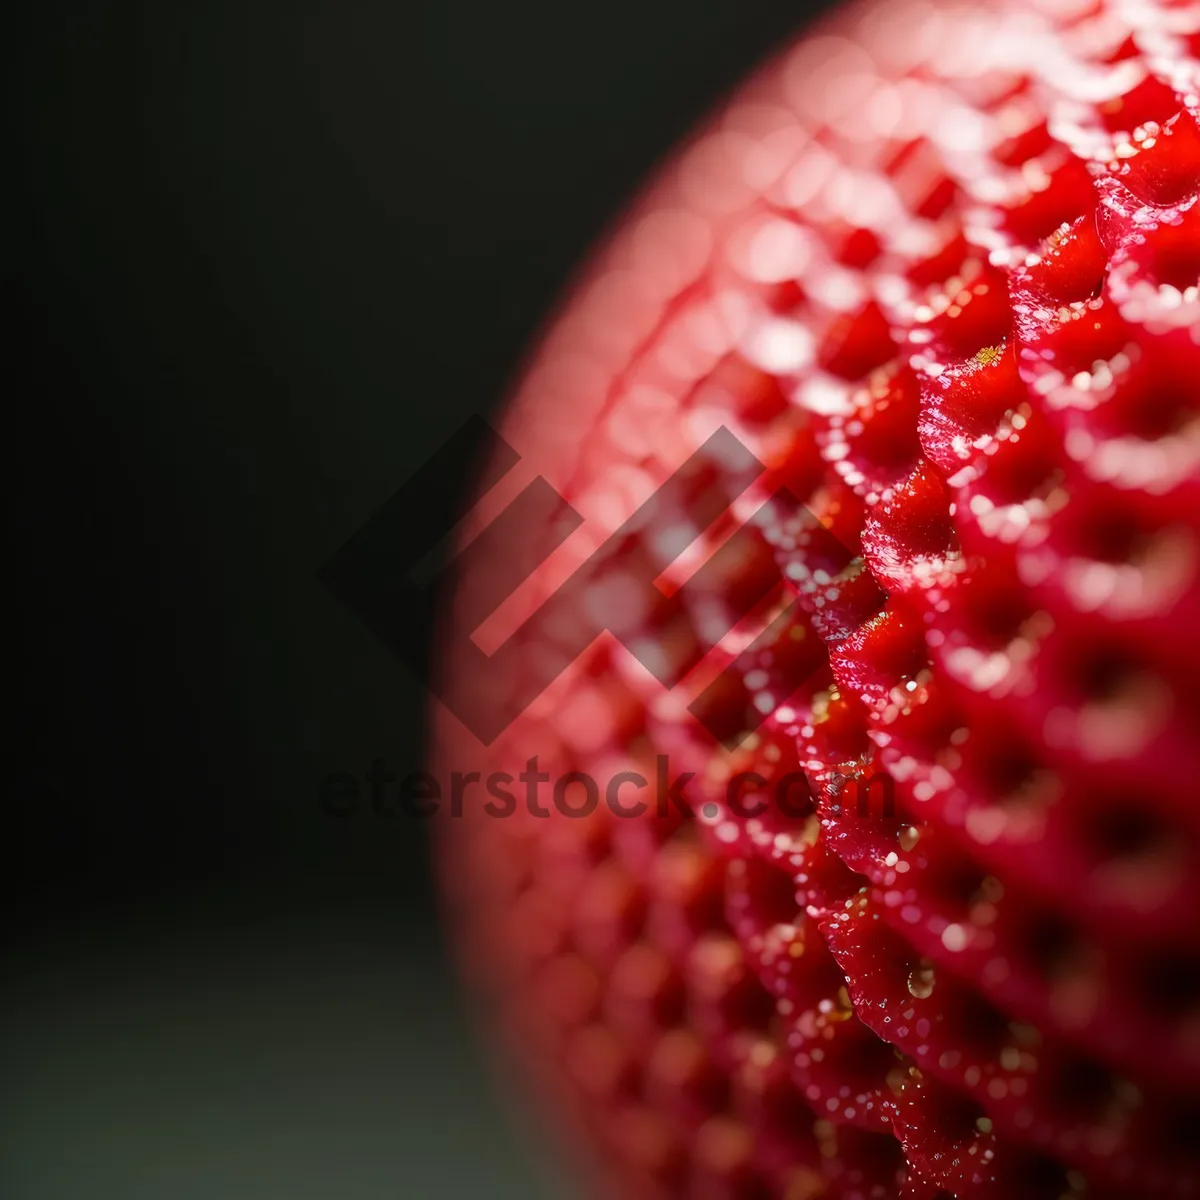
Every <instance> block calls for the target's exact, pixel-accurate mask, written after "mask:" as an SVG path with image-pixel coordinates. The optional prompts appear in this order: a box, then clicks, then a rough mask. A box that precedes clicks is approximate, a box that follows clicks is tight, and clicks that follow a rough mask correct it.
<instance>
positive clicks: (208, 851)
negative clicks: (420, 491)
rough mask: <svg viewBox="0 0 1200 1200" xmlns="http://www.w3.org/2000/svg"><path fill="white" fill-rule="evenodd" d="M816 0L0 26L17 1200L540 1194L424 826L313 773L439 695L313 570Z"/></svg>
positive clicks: (408, 728)
mask: <svg viewBox="0 0 1200 1200" xmlns="http://www.w3.org/2000/svg"><path fill="white" fill-rule="evenodd" d="M811 11H812V5H811V2H809V3H808V4H807V6H806V0H799V2H798V3H791V4H787V3H780V2H779V0H706V2H705V3H703V4H699V3H695V2H694V0H612V2H610V3H607V4H604V5H597V6H575V5H563V4H561V3H558V2H555V0H519V2H517V3H513V4H509V5H504V4H496V3H491V2H488V0H457V2H444V3H437V2H434V0H420V2H413V0H409V2H408V3H400V2H398V0H397V2H393V3H388V4H384V3H380V2H371V3H360V4H352V5H349V4H338V3H335V2H334V0H289V2H287V3H285V2H284V0H275V2H271V0H254V2H251V3H245V2H242V3H233V2H232V0H220V2H216V0H214V2H212V3H206V4H195V5H191V6H186V7H185V6H179V5H171V4H163V3H161V2H160V3H144V4H136V3H133V2H132V0H113V2H111V3H107V4H103V5H101V4H89V3H76V4H71V3H66V2H65V0H64V2H45V3H41V4H39V5H37V6H27V8H26V11H25V12H24V14H23V16H21V17H20V18H19V19H16V20H15V25H12V26H10V30H9V39H8V40H9V52H10V55H11V57H12V61H11V63H10V67H9V70H8V72H7V76H8V81H9V87H10V88H12V89H14V90H15V95H13V96H12V97H11V100H10V112H11V113H12V114H13V115H14V116H15V118H16V131H15V136H14V137H13V138H11V139H10V142H9V145H10V151H9V157H10V162H9V168H10V169H9V171H7V172H6V175H7V177H8V183H7V185H6V187H5V191H6V193H7V197H6V199H7V204H6V207H9V206H11V209H10V217H9V220H8V221H7V222H6V229H5V232H6V235H7V236H6V238H5V248H4V253H3V261H4V264H5V270H6V273H7V274H8V275H9V286H8V287H7V289H6V290H7V291H8V293H9V295H10V297H11V298H12V299H13V300H15V301H16V302H17V305H18V306H19V309H20V316H19V318H18V322H17V323H16V324H11V323H10V326H9V332H10V334H11V335H12V343H11V346H10V350H9V353H8V355H7V356H6V367H7V371H6V374H7V376H8V383H7V387H6V391H7V392H8V394H9V412H10V414H11V415H10V422H11V424H10V428H9V436H8V439H7V442H8V455H7V458H8V469H7V471H6V472H5V483H6V486H7V487H8V489H9V491H10V493H11V497H10V555H11V557H12V564H13V569H12V580H13V582H12V584H11V585H10V586H11V588H12V590H13V591H14V592H15V593H16V596H17V599H18V606H17V607H18V617H17V620H16V621H15V623H14V624H13V625H12V626H11V628H12V638H11V669H10V674H9V678H10V679H11V680H12V681H13V682H12V687H13V690H14V691H16V692H17V693H18V699H19V700H20V701H21V704H20V705H19V710H20V716H19V718H18V719H17V720H16V721H15V722H13V723H12V724H11V725H10V728H11V730H12V732H13V734H14V744H13V748H12V750H11V770H10V781H11V790H12V793H13V801H12V803H11V804H10V807H9V809H8V811H9V817H8V818H7V824H8V827H7V829H6V830H5V834H4V837H3V845H4V849H5V856H6V869H5V886H6V890H7V891H8V893H9V896H10V899H11V904H10V906H9V911H10V914H11V918H12V919H11V921H10V923H9V926H10V928H9V939H8V942H9V949H8V954H7V962H8V964H9V967H10V973H11V977H12V984H13V986H12V987H11V988H9V989H8V992H7V994H8V997H9V999H8V1001H7V1008H8V1013H7V1016H6V1019H5V1021H4V1037H5V1040H6V1042H7V1048H6V1059H8V1060H9V1067H8V1069H6V1072H5V1091H6V1093H7V1094H6V1095H5V1098H4V1106H5V1114H4V1129H5V1132H4V1134H3V1135H2V1136H3V1138H4V1145H3V1164H2V1166H0V1171H2V1172H3V1176H2V1177H0V1190H2V1191H3V1193H4V1194H5V1195H6V1196H9V1197H13V1200H25V1198H26V1197H30V1198H32V1197H38V1198H46V1197H51V1198H59V1197H62V1198H72V1200H73V1197H75V1196H79V1197H84V1196H87V1197H90V1198H95V1197H97V1196H99V1197H105V1198H106V1197H108V1196H114V1197H115V1196H118V1195H119V1196H124V1197H130V1198H133V1197H140V1196H146V1197H150V1196H161V1195H171V1196H173V1197H191V1196H196V1197H201V1196H215V1195H221V1196H227V1197H231V1198H232V1197H242V1196H246V1197H251V1196H254V1197H273V1196H280V1197H282V1196H309V1195H311V1196H314V1197H316V1196H328V1195H334V1194H336V1195H339V1196H345V1197H347V1200H358V1198H359V1197H374V1196H381V1197H382V1196H384V1195H388V1196H392V1195H395V1194H397V1193H399V1194H404V1195H415V1196H423V1195H432V1196H455V1195H458V1194H466V1192H468V1191H472V1190H477V1189H478V1188H479V1187H480V1186H486V1187H487V1188H488V1189H489V1190H490V1191H492V1192H496V1193H499V1194H501V1195H513V1196H525V1195H529V1194H532V1192H533V1190H534V1189H535V1188H536V1187H539V1186H542V1183H541V1181H540V1176H536V1175H532V1174H531V1173H530V1172H531V1170H534V1168H531V1166H530V1162H531V1158H530V1155H529V1154H528V1153H527V1151H526V1149H525V1148H524V1147H523V1146H522V1144H521V1142H520V1138H519V1137H518V1136H516V1135H514V1133H513V1129H512V1126H511V1123H509V1122H508V1120H507V1118H506V1117H504V1116H503V1114H502V1112H501V1110H502V1108H504V1107H505V1105H504V1103H503V1100H504V1094H503V1092H499V1093H497V1092H495V1091H492V1090H488V1089H487V1087H486V1085H485V1084H484V1083H483V1078H484V1076H483V1074H482V1073H481V1067H480V1063H479V1058H480V1056H479V1054H478V1052H477V1050H475V1049H474V1048H473V1046H472V1044H471V1043H470V1041H469V1040H468V1034H467V1033H466V1032H465V1031H466V1026H465V1024H464V1020H463V1016H462V1013H461V1011H460V1010H459V1007H458V1005H457V1002H456V1001H455V998H454V997H455V993H454V990H453V984H452V981H451V979H450V976H449V973H448V970H447V968H446V966H445V963H444V960H443V956H442V954H441V951H440V948H439V945H438V932H437V927H436V918H435V915H434V907H433V903H432V899H431V887H430V881H429V872H428V869H427V862H426V846H425V837H424V832H423V830H422V829H421V828H420V827H419V826H418V825H416V824H414V823H413V822H411V821H403V820H400V821H390V822H389V821H388V820H386V819H384V818H380V817H377V816H374V815H371V814H369V813H360V814H359V815H358V816H356V817H354V818H350V819H344V820H337V819H334V818H332V817H329V816H327V815H325V814H323V813H322V811H321V809H320V806H319V803H318V791H319V785H320V780H321V779H322V778H323V777H324V776H325V775H326V774H328V773H330V772H333V771H349V772H352V773H355V774H359V775H361V774H363V773H364V772H365V771H366V770H368V769H369V768H370V766H371V763H372V760H373V759H375V758H377V757H379V758H383V759H384V760H385V763H386V764H387V765H388V766H390V767H392V768H395V769H399V770H407V769H411V768H412V767H413V766H414V765H415V764H416V763H417V762H418V761H419V757H420V750H421V739H422V734H423V712H424V709H425V706H426V703H427V701H426V698H425V695H424V693H423V692H422V690H421V689H420V688H419V687H418V686H417V685H416V684H415V683H414V682H413V681H412V680H411V679H410V678H409V677H408V676H407V675H406V674H405V672H404V670H403V668H401V667H400V666H399V665H398V664H396V663H395V662H393V661H391V660H390V659H389V658H388V656H387V655H386V653H385V652H383V651H382V650H381V649H380V647H379V646H378V645H377V644H376V643H375V642H373V640H372V639H371V637H370V636H369V634H367V633H366V631H365V630H364V629H363V628H362V627H361V626H360V625H359V623H358V622H357V621H356V620H355V619H354V618H353V617H352V616H351V615H350V614H349V613H347V612H345V611H344V610H342V609H340V608H339V607H338V606H337V604H336V603H334V601H333V600H332V599H331V598H330V596H329V595H328V594H327V593H326V592H325V591H324V590H323V589H322V588H321V587H320V585H319V584H317V583H316V581H315V579H314V573H315V571H316V569H317V568H318V567H319V566H320V564H321V563H322V562H323V561H324V560H325V559H326V558H327V557H328V556H329V555H330V554H331V553H333V551H335V550H336V549H337V547H338V546H339V545H340V544H341V543H342V542H343V541H344V540H345V539H346V538H347V537H348V536H349V535H350V534H352V533H353V532H354V531H355V529H356V528H357V527H358V526H359V525H360V524H361V523H362V522H363V521H364V520H365V519H366V518H367V517H368V516H369V515H370V514H371V513H372V512H373V511H374V510H375V509H376V508H377V507H378V506H379V505H380V504H382V503H383V502H384V501H385V500H386V499H387V498H388V497H389V496H390V495H391V494H392V492H393V491H394V490H395V488H396V487H397V486H398V485H399V484H400V483H401V482H402V481H403V479H404V478H405V477H406V475H408V474H409V473H410V472H411V471H413V470H414V469H415V468H416V467H417V466H419V465H420V464H421V462H422V461H424V459H426V458H427V457H428V456H429V455H430V454H431V453H432V452H433V451H434V450H435V449H436V448H437V446H438V445H439V443H440V442H441V441H442V439H444V438H445V437H446V436H448V435H449V433H450V432H451V431H452V430H453V429H454V428H456V427H457V425H458V424H459V423H460V422H461V421H462V420H463V419H464V418H465V416H466V415H467V414H468V413H470V412H472V411H483V412H487V411H489V410H491V409H493V407H494V405H495V404H496V403H497V401H498V399H499V398H500V397H501V396H502V394H503V391H504V386H505V383H506V380H507V379H508V378H509V376H510V374H511V372H512V370H513V369H514V366H515V365H516V364H517V362H518V361H519V359H520V356H521V353H522V351H523V349H524V348H525V347H526V345H527V343H528V341H529V339H530V338H531V337H532V336H533V334H534V333H535V331H536V329H537V327H538V325H539V323H540V321H541V320H543V319H544V318H545V316H546V315H547V313H548V312H549V311H550V310H551V308H552V306H553V303H554V300H555V297H556V295H557V294H558V293H559V290H560V289H561V287H562V286H563V285H564V283H565V282H566V281H567V279H568V278H569V275H570V272H571V268H572V266H573V265H574V264H576V263H577V262H578V260H579V259H580V257H581V256H582V255H583V254H584V253H585V251H586V249H587V247H588V245H589V244H590V243H591V242H592V240H593V239H594V238H595V237H596V236H597V235H598V234H599V233H600V232H601V231H602V229H603V228H604V225H605V224H606V223H607V221H609V220H610V219H612V218H613V217H614V216H615V215H616V214H617V213H618V212H619V210H620V208H621V206H622V203H623V201H624V200H625V199H626V198H627V197H628V196H629V195H630V194H631V192H632V191H633V190H634V188H635V187H636V185H637V184H638V182H639V181H640V180H641V179H642V178H643V177H644V176H645V174H646V173H647V171H648V170H650V169H651V168H652V166H653V164H654V163H655V161H656V160H658V159H659V158H660V157H661V156H662V155H663V153H664V152H665V151H666V150H667V149H669V147H670V146H671V145H672V143H673V142H675V141H676V140H677V139H678V138H679V137H680V135H681V134H683V133H684V132H685V131H686V130H687V128H688V127H689V126H690V125H691V124H692V123H693V122H694V120H695V119H696V118H697V117H699V116H700V115H701V114H702V113H703V112H704V111H705V110H706V109H707V108H708V107H709V106H710V105H711V103H712V102H713V100H714V99H715V98H716V97H717V96H719V95H720V94H721V93H722V92H723V91H725V90H726V89H727V88H728V87H729V86H731V85H732V84H733V83H734V82H736V80H737V79H738V77H739V76H740V75H742V74H743V73H744V72H745V71H746V70H747V69H748V68H749V67H750V66H752V65H753V63H754V62H756V61H757V60H759V59H760V58H761V57H762V56H763V54H764V53H766V52H768V51H769V50H770V48H771V47H773V46H774V45H776V44H778V42H779V41H780V39H781V38H783V37H785V36H786V35H787V34H788V33H789V32H790V31H791V30H792V29H794V28H795V27H796V26H797V25H798V24H800V23H801V22H802V20H803V19H804V17H805V14H806V13H807V12H811ZM10 321H11V318H10ZM546 1186H549V1185H546Z"/></svg>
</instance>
